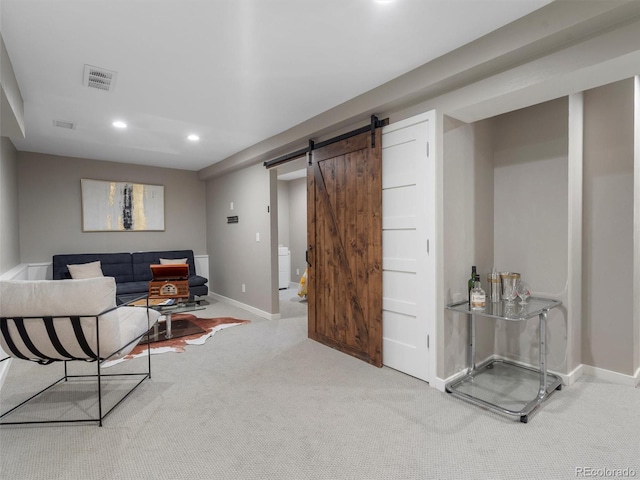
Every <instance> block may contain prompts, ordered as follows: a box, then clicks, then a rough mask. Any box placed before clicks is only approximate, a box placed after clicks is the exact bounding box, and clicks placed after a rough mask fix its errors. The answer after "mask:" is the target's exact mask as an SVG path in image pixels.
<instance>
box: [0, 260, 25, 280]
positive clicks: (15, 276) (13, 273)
mask: <svg viewBox="0 0 640 480" xmlns="http://www.w3.org/2000/svg"><path fill="white" fill-rule="evenodd" d="M28 269H29V264H28V263H21V264H19V265H16V266H15V267H13V268H12V269H11V270H8V271H6V272H4V273H3V274H2V275H0V280H28V279H29V273H28V272H29V270H28Z"/></svg>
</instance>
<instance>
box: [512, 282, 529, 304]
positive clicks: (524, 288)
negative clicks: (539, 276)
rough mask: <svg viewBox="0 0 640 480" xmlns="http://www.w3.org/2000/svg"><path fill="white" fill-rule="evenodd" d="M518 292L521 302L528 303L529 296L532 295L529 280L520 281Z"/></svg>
mask: <svg viewBox="0 0 640 480" xmlns="http://www.w3.org/2000/svg"><path fill="white" fill-rule="evenodd" d="M516 293H517V294H518V297H520V303H521V304H523V305H524V304H526V303H527V298H529V297H530V296H531V287H529V284H528V283H527V282H523V281H520V282H518V287H517V288H516Z"/></svg>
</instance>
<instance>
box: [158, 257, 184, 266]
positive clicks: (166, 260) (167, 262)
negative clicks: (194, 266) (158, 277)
mask: <svg viewBox="0 0 640 480" xmlns="http://www.w3.org/2000/svg"><path fill="white" fill-rule="evenodd" d="M177 263H187V259H186V258H161V259H160V265H175V264H177Z"/></svg>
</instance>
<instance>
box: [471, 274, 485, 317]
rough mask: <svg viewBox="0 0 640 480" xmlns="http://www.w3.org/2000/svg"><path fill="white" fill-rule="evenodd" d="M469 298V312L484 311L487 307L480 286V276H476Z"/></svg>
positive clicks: (483, 292)
mask: <svg viewBox="0 0 640 480" xmlns="http://www.w3.org/2000/svg"><path fill="white" fill-rule="evenodd" d="M470 298H471V310H484V308H485V306H486V305H487V295H486V293H485V291H484V290H483V289H482V285H481V284H480V275H476V278H475V282H474V285H473V288H472V289H471V295H470Z"/></svg>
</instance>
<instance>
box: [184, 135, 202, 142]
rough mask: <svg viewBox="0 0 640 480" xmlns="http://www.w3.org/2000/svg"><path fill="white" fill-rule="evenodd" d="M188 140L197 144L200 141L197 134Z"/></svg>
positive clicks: (190, 136)
mask: <svg viewBox="0 0 640 480" xmlns="http://www.w3.org/2000/svg"><path fill="white" fill-rule="evenodd" d="M187 138H188V139H189V140H191V141H192V142H197V141H198V140H200V137H199V136H198V135H196V134H195V133H192V134H191V135H189V136H188V137H187Z"/></svg>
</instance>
